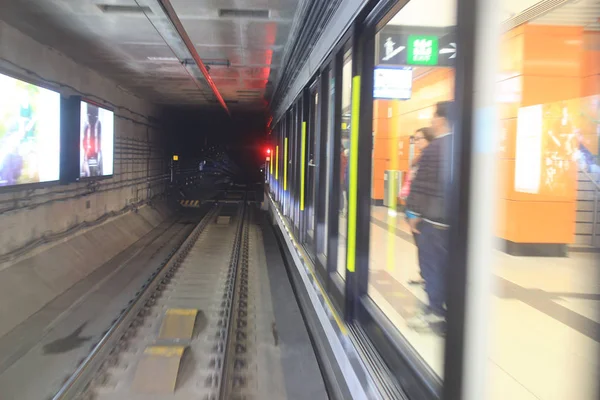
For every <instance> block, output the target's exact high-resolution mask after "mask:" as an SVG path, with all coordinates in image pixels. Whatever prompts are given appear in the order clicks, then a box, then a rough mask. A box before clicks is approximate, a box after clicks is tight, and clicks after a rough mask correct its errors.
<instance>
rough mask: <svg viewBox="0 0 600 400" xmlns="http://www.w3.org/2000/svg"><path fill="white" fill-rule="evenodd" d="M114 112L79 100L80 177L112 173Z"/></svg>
mask: <svg viewBox="0 0 600 400" xmlns="http://www.w3.org/2000/svg"><path fill="white" fill-rule="evenodd" d="M114 122H115V116H114V113H113V112H112V111H110V110H107V109H105V108H102V107H99V106H97V105H95V104H92V103H88V102H85V101H82V102H81V128H80V129H81V130H80V136H79V140H80V146H81V148H80V152H79V165H80V167H81V168H80V177H81V178H88V177H102V176H110V175H112V174H113V159H114V153H113V151H114V150H113V143H114Z"/></svg>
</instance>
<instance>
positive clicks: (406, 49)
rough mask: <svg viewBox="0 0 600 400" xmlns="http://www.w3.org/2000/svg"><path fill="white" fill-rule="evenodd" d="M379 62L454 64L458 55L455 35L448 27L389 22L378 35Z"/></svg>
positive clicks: (384, 63)
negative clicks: (392, 24) (407, 25)
mask: <svg viewBox="0 0 600 400" xmlns="http://www.w3.org/2000/svg"><path fill="white" fill-rule="evenodd" d="M377 49H378V53H377V56H378V62H377V64H379V65H382V64H383V65H429V66H440V67H450V66H454V62H455V59H456V40H455V36H454V34H453V33H452V32H450V31H449V30H448V29H436V28H423V27H404V26H389V25H388V26H386V27H385V28H383V29H382V30H381V31H380V32H379V34H378V35H377Z"/></svg>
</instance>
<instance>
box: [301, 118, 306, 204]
mask: <svg viewBox="0 0 600 400" xmlns="http://www.w3.org/2000/svg"><path fill="white" fill-rule="evenodd" d="M300 157H301V159H300V165H301V167H300V211H304V175H305V173H306V172H305V171H306V165H305V163H306V121H303V122H302V151H301V154H300Z"/></svg>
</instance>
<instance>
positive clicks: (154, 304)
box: [53, 198, 256, 400]
mask: <svg viewBox="0 0 600 400" xmlns="http://www.w3.org/2000/svg"><path fill="white" fill-rule="evenodd" d="M252 213H253V209H252V207H251V206H248V205H247V202H246V198H244V199H242V200H240V201H239V202H238V203H226V204H223V203H220V204H219V203H218V204H216V205H215V206H214V207H213V208H212V209H211V210H210V211H209V212H208V213H207V214H206V215H205V217H204V218H203V219H202V220H201V222H200V223H199V224H198V225H197V226H196V227H195V228H194V230H193V231H192V233H191V234H190V235H189V236H188V238H187V239H186V240H185V242H184V243H183V245H182V246H181V247H180V248H179V250H178V251H177V252H175V253H174V254H173V255H172V257H171V258H170V259H169V260H168V261H166V262H164V263H163V265H162V266H161V267H160V268H159V269H158V270H156V271H155V272H154V273H153V274H152V277H151V278H150V279H149V281H148V282H147V283H146V284H145V285H144V287H143V288H142V289H141V290H140V291H139V292H138V293H137V294H136V297H135V298H134V299H132V300H131V301H130V303H129V306H128V307H127V308H125V309H124V310H123V311H122V312H121V314H120V315H119V316H118V317H117V318H116V319H115V320H114V322H113V324H112V326H111V327H110V328H109V329H108V330H107V331H106V333H105V334H104V335H103V337H102V339H101V340H100V341H99V342H98V344H97V345H96V346H95V347H94V348H93V350H92V351H91V353H90V354H89V355H88V357H87V358H86V359H85V360H83V362H82V363H81V364H80V365H79V367H78V368H77V370H76V371H75V373H74V374H73V375H72V376H71V377H70V378H69V379H68V380H67V381H66V382H65V383H64V385H63V386H62V388H61V389H60V390H59V391H58V392H57V393H56V395H55V396H54V397H53V400H64V399H98V400H100V399H102V400H103V399H146V398H152V399H163V398H165V399H191V398H193V399H207V400H212V399H214V400H217V399H233V400H235V399H252V398H255V397H256V390H255V389H256V382H255V379H254V378H255V377H256V372H255V371H256V362H255V360H253V359H252V358H253V357H252V355H251V354H253V352H255V351H256V344H255V335H254V333H255V332H254V328H253V327H254V325H255V321H254V318H255V316H254V315H255V312H254V311H255V306H254V304H253V293H254V292H253V285H254V284H253V273H252V271H250V268H249V267H250V262H249V258H250V256H249V248H250V246H251V245H250V242H251V239H250V236H251V235H250V226H251V224H250V219H251V218H252ZM250 350H252V351H253V352H251V351H250Z"/></svg>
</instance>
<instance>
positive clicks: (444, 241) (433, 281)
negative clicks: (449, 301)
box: [406, 102, 452, 329]
mask: <svg viewBox="0 0 600 400" xmlns="http://www.w3.org/2000/svg"><path fill="white" fill-rule="evenodd" d="M450 108H451V103H450V102H440V103H438V104H437V105H436V110H435V114H434V116H433V119H432V129H433V140H432V141H431V143H430V144H429V146H427V147H426V148H425V149H424V150H423V153H422V155H421V157H420V160H419V172H418V173H417V174H416V175H415V178H414V180H413V182H412V184H411V188H410V194H409V195H408V199H407V201H406V206H407V208H408V209H409V210H411V212H412V214H413V215H414V218H411V219H409V224H410V227H411V230H412V231H413V232H414V233H416V234H417V235H416V238H417V248H418V252H419V263H420V267H421V275H422V276H423V279H424V280H425V292H426V293H427V297H428V300H429V305H428V306H427V307H424V308H423V309H422V310H420V311H419V312H418V313H417V314H416V315H415V316H414V317H412V318H411V319H410V320H409V321H407V322H408V325H409V327H412V328H413V329H427V328H430V327H432V326H433V325H436V326H438V325H441V326H444V325H445V320H446V308H445V303H446V275H447V273H448V233H449V225H448V219H447V216H446V189H447V187H448V185H449V184H450V179H451V164H450V160H451V155H452V130H451V126H450V121H449V111H450Z"/></svg>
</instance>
